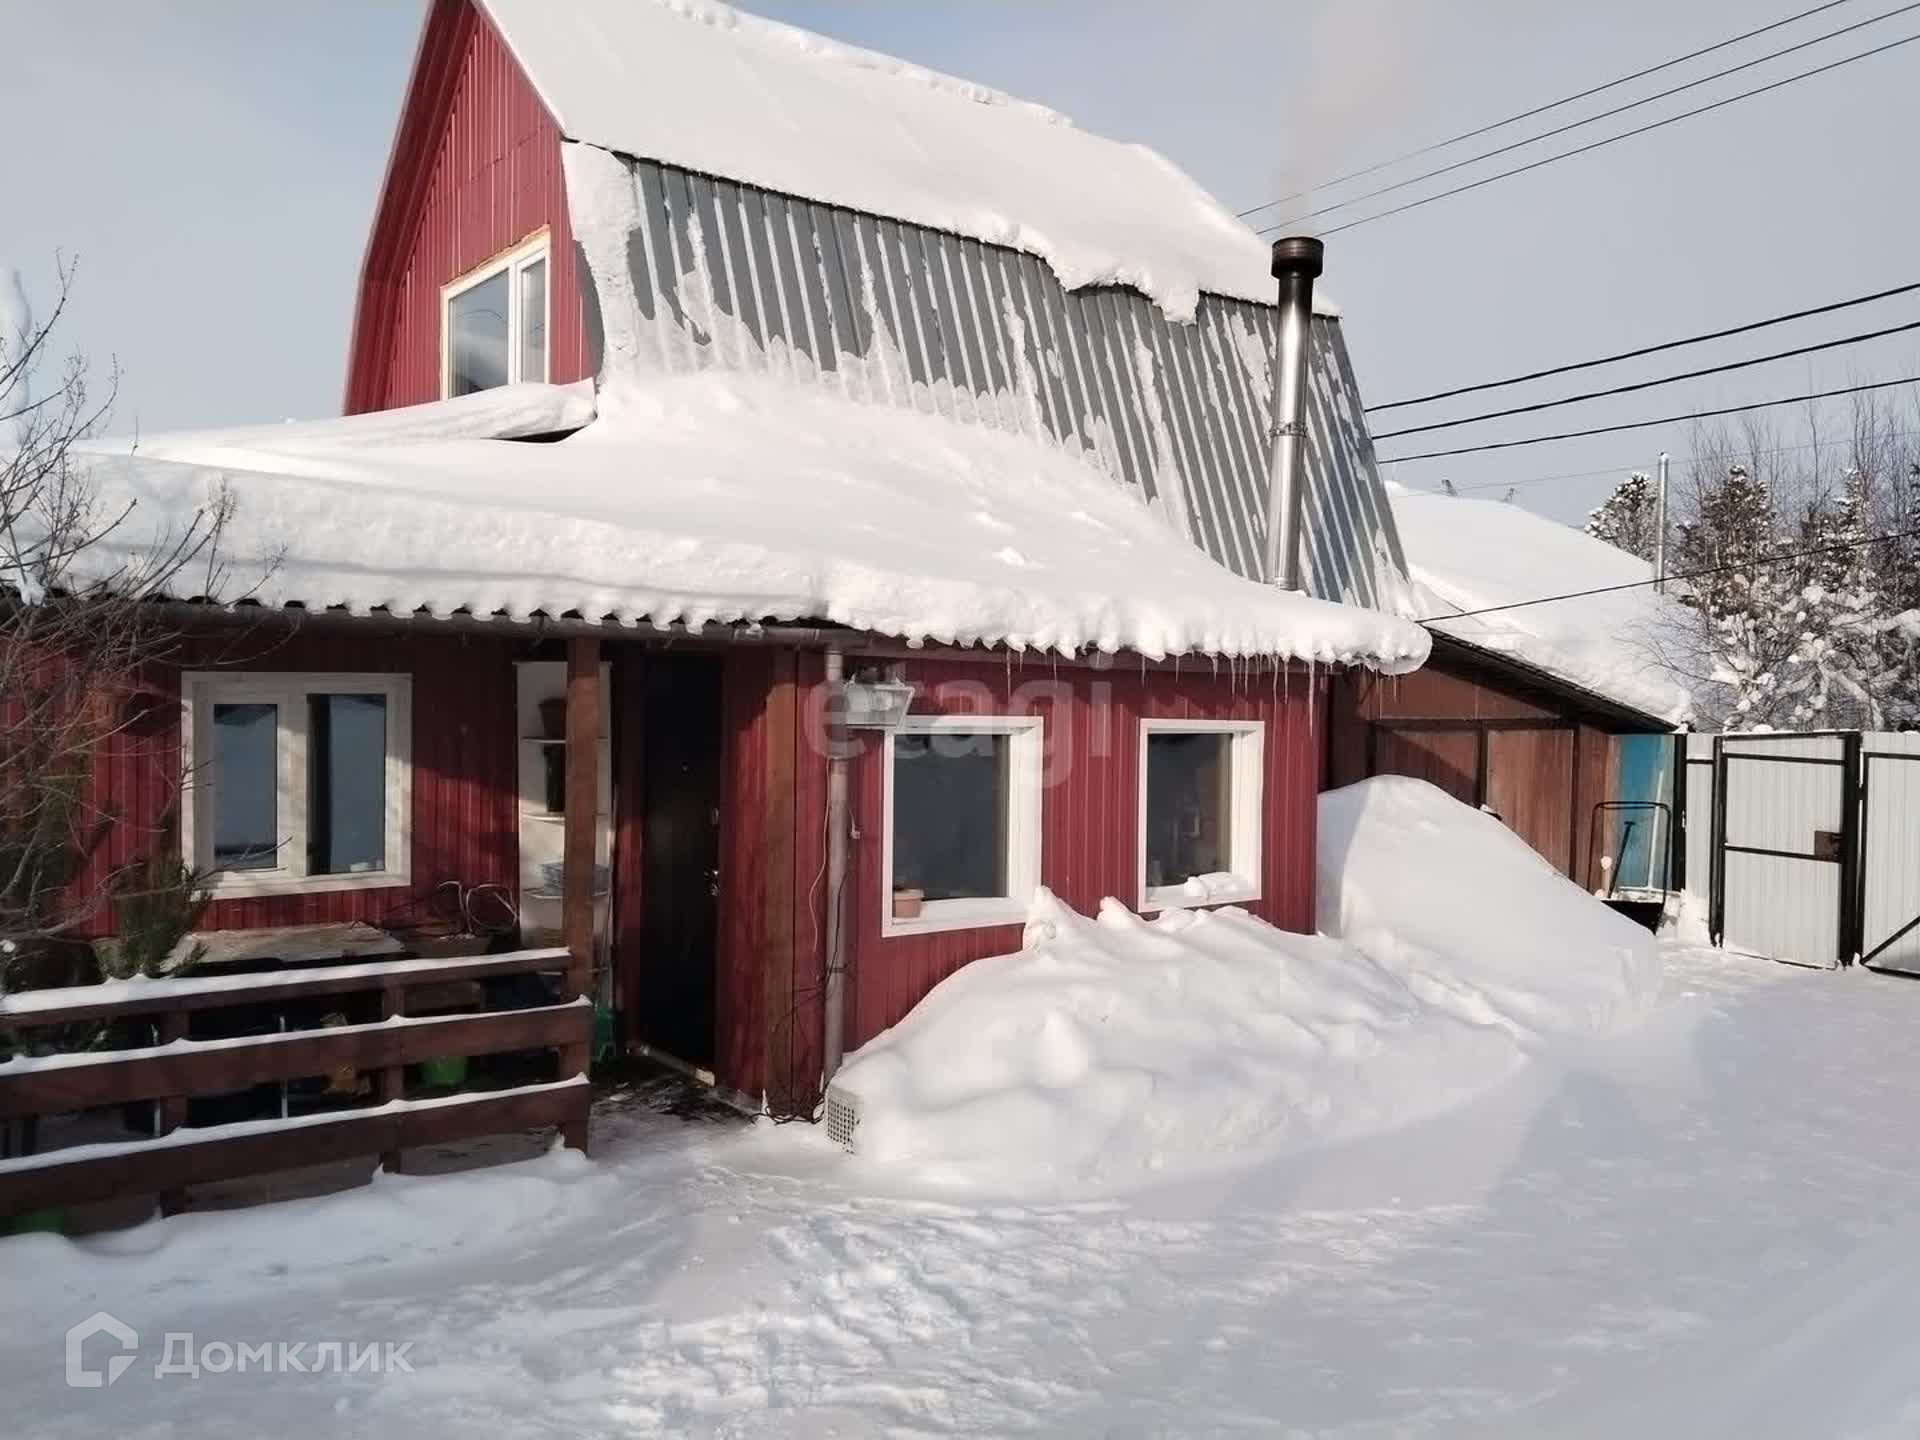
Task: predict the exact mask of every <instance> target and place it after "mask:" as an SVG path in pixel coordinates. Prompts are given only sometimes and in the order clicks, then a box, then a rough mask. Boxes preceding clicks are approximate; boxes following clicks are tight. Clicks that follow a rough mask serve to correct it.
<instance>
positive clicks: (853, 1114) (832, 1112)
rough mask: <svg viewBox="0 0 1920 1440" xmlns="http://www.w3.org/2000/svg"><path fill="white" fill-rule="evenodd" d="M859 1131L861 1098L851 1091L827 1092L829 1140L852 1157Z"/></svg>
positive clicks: (835, 1089)
mask: <svg viewBox="0 0 1920 1440" xmlns="http://www.w3.org/2000/svg"><path fill="white" fill-rule="evenodd" d="M859 1129H860V1101H859V1098H858V1097H857V1096H855V1095H853V1094H852V1093H851V1092H850V1091H846V1090H841V1089H838V1088H832V1089H829V1090H828V1091H827V1138H828V1139H829V1140H831V1141H833V1143H834V1144H836V1145H838V1146H839V1147H840V1148H841V1149H842V1150H844V1151H846V1152H847V1153H848V1154H849V1155H851V1154H853V1140H854V1136H855V1134H857V1133H858V1131H859Z"/></svg>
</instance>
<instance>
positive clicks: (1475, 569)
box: [1387, 484, 1693, 725]
mask: <svg viewBox="0 0 1920 1440" xmlns="http://www.w3.org/2000/svg"><path fill="white" fill-rule="evenodd" d="M1387 488H1388V493H1389V494H1390V495H1391V496H1392V501H1393V513H1394V517H1395V519H1396V521H1397V522H1398V525H1399V530H1400V538H1401V543H1402V544H1403V545H1404V546H1405V547H1406V555H1407V570H1408V572H1409V574H1410V575H1411V577H1412V580H1413V586H1414V598H1415V603H1416V604H1417V605H1418V606H1419V607H1420V614H1421V616H1422V617H1423V618H1426V617H1432V616H1444V615H1447V614H1448V613H1450V612H1460V611H1467V610H1481V609H1486V608H1488V607H1492V606H1503V605H1519V604H1521V602H1526V601H1534V600H1539V599H1542V598H1543V597H1546V596H1552V595H1563V594H1566V593H1568V592H1570V591H1576V590H1593V589H1600V588H1603V587H1606V586H1610V585H1638V586H1641V587H1643V588H1638V589H1631V590H1620V591H1616V592H1614V593H1612V594H1605V595H1589V596H1585V597H1582V598H1580V599H1569V600H1559V601H1554V602H1552V603H1550V604H1545V605H1535V604H1527V605H1524V606H1523V608H1517V609H1510V610H1501V611H1499V612H1498V613H1496V614H1492V615H1477V616H1473V617H1471V618H1460V619H1453V620H1446V619H1441V620H1437V621H1435V622H1434V625H1433V628H1434V629H1435V630H1437V631H1439V632H1440V633H1442V634H1445V635H1447V636H1450V637H1452V638H1453V639H1455V640H1458V641H1460V642H1461V643H1463V644H1466V645H1469V646H1472V647H1473V648H1474V649H1477V650H1483V651H1490V652H1492V653H1494V654H1497V655H1502V656H1505V657H1507V658H1509V659H1513V660H1517V661H1519V662H1521V663H1522V664H1524V665H1526V666H1529V667H1530V668H1532V669H1533V670H1536V671H1538V672H1540V673H1541V674H1542V675H1544V676H1546V677H1548V678H1549V679H1553V680H1559V681H1561V682H1563V683H1565V684H1567V685H1571V686H1573V687H1575V688H1577V689H1581V690H1586V691H1589V692H1591V693H1592V694H1595V695H1598V696H1600V697H1601V698H1602V699H1605V700H1610V701H1612V702H1614V703H1615V704H1617V705H1621V706H1624V707H1625V708H1627V709H1629V710H1632V711H1634V712H1636V713H1638V714H1641V715H1644V716H1646V717H1647V718H1648V719H1650V720H1653V721H1656V722H1659V723H1662V724H1669V725H1672V724H1679V723H1680V722H1682V721H1684V720H1686V719H1687V718H1688V717H1689V716H1690V715H1691V713H1692V709H1693V699H1692V696H1691V695H1690V694H1689V693H1688V692H1687V690H1686V688H1685V687H1684V686H1683V685H1681V684H1680V683H1679V681H1677V680H1676V679H1675V678H1674V676H1673V674H1672V672H1671V671H1670V670H1668V669H1666V668H1665V667H1664V666H1663V665H1662V664H1661V663H1660V659H1659V655H1658V653H1657V648H1656V647H1657V643H1658V639H1659V637H1660V636H1661V634H1662V633H1663V632H1664V633H1666V634H1669V635H1671V633H1672V632H1673V628H1674V627H1675V626H1677V625H1680V624H1683V623H1685V619H1686V616H1685V613H1684V611H1682V610H1681V607H1680V606H1679V605H1678V604H1676V603H1675V602H1674V601H1672V600H1669V599H1668V598H1667V597H1666V596H1664V595H1660V594H1657V593H1656V592H1655V591H1654V590H1653V589H1652V588H1651V587H1650V586H1647V585H1646V582H1648V581H1650V580H1651V579H1652V578H1653V567H1652V566H1650V565H1648V564H1647V562H1646V561H1644V560H1641V559H1640V558H1639V557H1637V556H1634V555H1630V554H1628V553H1627V552H1626V551H1624V550H1619V549H1616V548H1614V547H1613V546H1612V545H1609V544H1607V543H1606V542H1605V541H1603V540H1596V539H1594V538H1593V537H1592V536H1591V535H1587V534H1584V533H1582V532H1581V531H1578V530H1575V529H1573V528H1572V527H1571V526H1567V525H1562V524H1560V523H1559V522H1558V521H1554V520H1549V519H1547V518H1546V517H1545V516H1542V515H1536V514H1534V513H1533V512H1532V511H1531V510H1527V509H1524V508H1522V507H1521V506H1519V505H1514V504H1508V503H1505V502H1502V501H1496V500H1468V499H1463V498H1461V497H1458V496H1452V495H1445V494H1439V493H1435V492H1430V491H1420V492H1415V491H1412V490H1408V489H1406V488H1404V487H1402V486H1399V485H1391V484H1390V485H1389V486H1388V487H1387Z"/></svg>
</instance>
